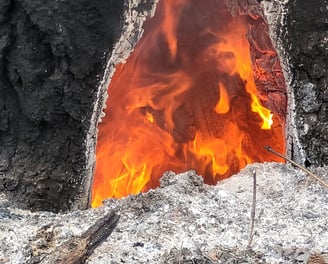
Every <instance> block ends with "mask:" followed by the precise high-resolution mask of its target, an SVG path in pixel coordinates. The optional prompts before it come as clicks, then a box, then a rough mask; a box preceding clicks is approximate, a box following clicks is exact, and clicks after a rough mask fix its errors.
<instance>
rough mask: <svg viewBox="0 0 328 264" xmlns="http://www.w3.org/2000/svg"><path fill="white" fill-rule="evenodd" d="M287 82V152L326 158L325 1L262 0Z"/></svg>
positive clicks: (309, 160) (316, 161)
mask: <svg viewBox="0 0 328 264" xmlns="http://www.w3.org/2000/svg"><path fill="white" fill-rule="evenodd" d="M262 3H263V4H264V6H265V9H266V13H267V16H268V18H269V21H270V20H271V22H273V23H271V33H272V35H273V36H274V39H275V43H276V46H277V48H278V49H279V50H280V57H281V60H282V62H283V64H284V70H285V76H286V79H287V80H288V84H289V94H288V96H289V98H288V101H289V113H288V115H289V116H288V117H287V119H288V121H289V124H288V125H289V128H288V133H287V135H286V138H287V140H288V141H289V144H290V146H289V150H290V153H289V154H290V156H291V157H293V158H294V159H296V160H298V161H299V162H302V163H305V164H306V165H310V164H311V165H315V166H323V165H327V164H328V155H327V153H328V86H327V85H328V70H327V65H328V26H327V17H328V9H327V6H328V1H327V0H318V1H316V2H315V3H313V2H309V1H306V0H295V1H262Z"/></svg>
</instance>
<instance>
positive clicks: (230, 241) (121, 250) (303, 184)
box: [0, 163, 328, 264]
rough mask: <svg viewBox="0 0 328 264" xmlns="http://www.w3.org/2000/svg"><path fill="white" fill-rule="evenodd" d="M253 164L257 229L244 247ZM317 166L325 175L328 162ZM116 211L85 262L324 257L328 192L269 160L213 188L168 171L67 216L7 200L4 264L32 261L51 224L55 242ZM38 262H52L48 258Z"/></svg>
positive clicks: (0, 238) (1, 209) (2, 224)
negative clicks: (152, 184)
mask: <svg viewBox="0 0 328 264" xmlns="http://www.w3.org/2000/svg"><path fill="white" fill-rule="evenodd" d="M254 170H255V171H256V173H257V202H256V216H255V228H254V231H255V235H254V238H253V243H252V247H251V249H248V250H247V243H248V239H249V224H250V214H251V206H252V189H253V180H252V172H253V171H254ZM315 172H316V173H317V174H318V175H320V176H321V177H322V178H323V179H325V180H326V181H327V180H328V170H327V168H320V169H316V170H315ZM112 209H114V210H116V211H117V213H118V214H119V215H120V216H121V218H120V220H119V223H118V225H117V227H116V228H115V229H114V231H113V233H112V234H111V235H110V236H109V237H108V239H107V240H106V241H105V242H104V243H102V244H101V245H100V246H99V247H98V248H96V249H95V251H94V252H93V254H92V255H91V256H90V257H89V258H88V259H87V260H86V262H87V263H89V264H91V263H92V264H93V263H94V264H95V263H97V264H98V263H113V264H114V263H306V262H307V261H308V259H309V258H310V257H313V258H316V259H319V260H320V259H321V260H322V261H324V259H325V258H327V255H326V254H327V253H328V244H327V241H328V190H327V189H326V188H324V187H322V186H321V185H320V184H319V183H316V182H314V181H313V180H312V179H311V178H309V177H308V176H307V175H305V174H304V173H303V172H301V171H299V170H295V169H294V168H291V167H290V166H287V165H284V164H278V163H265V164H253V165H249V166H248V167H246V168H245V169H244V170H242V171H241V172H240V173H239V174H238V175H235V176H233V177H231V178H229V179H227V180H225V181H222V182H220V183H219V184H217V185H216V186H208V185H206V184H204V183H203V180H202V178H201V177H199V176H197V175H196V174H195V172H193V171H189V172H186V173H183V174H179V175H175V174H174V173H167V174H165V175H164V176H163V177H162V179H161V186H160V187H159V188H157V189H155V190H151V191H149V192H147V193H142V194H139V195H136V196H130V197H127V198H125V199H121V200H114V199H111V200H108V201H106V202H105V205H104V206H102V207H100V208H97V209H90V210H86V211H76V212H72V213H68V214H53V213H48V212H41V213H40V212H39V213H31V212H28V211H22V210H18V209H15V208H13V207H11V206H10V204H9V202H6V201H5V199H2V200H1V203H0V220H1V221H0V230H1V231H0V249H1V250H0V263H32V262H31V259H33V258H32V255H33V254H34V255H35V254H36V252H35V247H36V244H37V243H36V241H37V239H36V233H37V232H38V230H40V229H41V228H42V227H44V226H46V225H49V224H52V225H54V226H56V227H55V229H56V232H55V233H56V234H57V238H56V243H55V245H53V246H54V247H56V245H59V244H61V243H62V242H63V241H65V240H67V239H69V238H70V237H72V236H75V237H76V236H79V235H80V234H81V233H82V232H84V231H85V230H86V229H87V228H88V227H89V226H90V225H92V224H93V223H94V222H95V221H96V220H97V219H99V218H100V217H101V216H102V215H104V214H105V213H107V212H109V211H110V210H112ZM49 252H50V251H49ZM50 254H51V252H50ZM41 263H50V262H49V258H48V259H47V260H46V261H42V260H41ZM312 263H317V262H312ZM318 263H325V262H318Z"/></svg>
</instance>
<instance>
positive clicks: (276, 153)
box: [264, 146, 328, 189]
mask: <svg viewBox="0 0 328 264" xmlns="http://www.w3.org/2000/svg"><path fill="white" fill-rule="evenodd" d="M264 148H265V149H266V150H267V151H269V152H271V153H273V154H275V155H277V156H278V157H280V158H283V159H284V160H286V161H288V162H290V163H291V164H293V165H294V166H296V167H298V168H299V169H301V170H302V171H304V172H306V173H307V174H308V175H310V176H311V177H312V178H314V179H316V180H317V181H318V182H320V183H321V184H322V185H323V186H325V187H326V188H327V189H328V183H327V182H325V181H324V180H322V179H321V178H319V177H318V176H317V175H315V174H314V173H313V172H311V171H309V170H308V169H306V168H304V167H303V166H301V165H299V164H298V163H296V162H295V161H293V160H291V159H290V158H287V157H286V156H284V155H282V154H280V153H278V152H276V151H275V150H273V149H272V148H271V147H270V146H265V147H264Z"/></svg>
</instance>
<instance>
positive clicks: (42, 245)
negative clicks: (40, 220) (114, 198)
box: [27, 212, 119, 264]
mask: <svg viewBox="0 0 328 264" xmlns="http://www.w3.org/2000/svg"><path fill="white" fill-rule="evenodd" d="M118 220H119V216H118V215H116V214H115V213H114V212H109V213H108V214H106V215H105V216H103V217H102V218H101V219H99V220H98V221H97V222H96V223H94V224H93V225H92V226H91V227H90V228H89V229H88V230H86V231H85V232H84V233H83V234H82V235H81V236H79V237H69V238H67V239H66V240H64V241H63V238H62V237H61V235H60V233H59V232H58V229H60V226H53V225H47V226H44V227H42V228H41V229H40V230H39V231H38V233H37V235H36V236H35V238H34V240H33V242H32V243H31V249H30V252H31V258H30V259H29V260H28V262H27V263H28V264H33V263H62V264H65V263H84V262H85V260H86V258H87V257H88V256H89V255H91V254H92V252H93V251H94V249H95V248H96V247H98V246H99V245H100V244H101V243H102V242H103V241H104V240H106V238H107V237H108V236H109V235H110V234H111V233H112V231H113V230H114V228H115V227H116V225H117V222H118Z"/></svg>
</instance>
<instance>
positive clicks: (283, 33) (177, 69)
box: [0, 0, 328, 263]
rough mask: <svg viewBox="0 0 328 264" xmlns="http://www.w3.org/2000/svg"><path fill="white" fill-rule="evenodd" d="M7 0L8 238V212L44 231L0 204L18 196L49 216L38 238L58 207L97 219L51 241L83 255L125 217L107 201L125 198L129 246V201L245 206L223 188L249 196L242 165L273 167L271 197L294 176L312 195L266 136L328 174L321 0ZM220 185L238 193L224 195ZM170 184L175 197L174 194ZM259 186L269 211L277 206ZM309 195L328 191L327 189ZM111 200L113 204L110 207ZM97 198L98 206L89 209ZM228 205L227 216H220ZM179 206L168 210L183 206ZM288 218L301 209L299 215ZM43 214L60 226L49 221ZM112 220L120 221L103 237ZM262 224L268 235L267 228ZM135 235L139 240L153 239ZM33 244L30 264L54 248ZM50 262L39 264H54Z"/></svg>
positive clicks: (1, 43)
mask: <svg viewBox="0 0 328 264" xmlns="http://www.w3.org/2000/svg"><path fill="white" fill-rule="evenodd" d="M0 3H1V8H0V33H1V34H0V72H1V74H0V146H1V147H0V180H1V182H0V218H1V219H2V218H3V219H6V221H5V222H4V226H2V227H1V229H6V228H7V227H6V226H5V225H6V224H8V226H9V228H8V233H10V230H11V229H10V226H11V225H14V226H16V229H17V230H21V229H20V226H21V225H20V224H16V222H14V223H12V222H10V221H11V220H10V219H11V218H13V219H15V218H17V219H18V220H20V219H23V220H22V222H24V223H25V224H26V225H27V226H30V227H31V230H34V229H35V228H34V229H33V221H32V223H31V221H30V219H29V213H23V214H22V215H21V216H19V217H18V216H17V215H18V213H16V211H10V210H11V209H7V207H8V205H6V206H7V207H6V206H4V204H8V203H10V204H11V206H13V207H14V208H22V209H26V210H32V211H49V212H45V213H37V214H40V219H39V221H40V222H39V223H43V224H44V226H43V228H41V229H40V230H38V231H36V233H37V234H36V235H35V236H34V237H33V239H32V240H35V241H39V240H42V239H44V238H45V237H49V234H51V238H50V240H51V241H52V240H54V239H55V238H56V237H57V235H58V234H59V233H60V232H62V231H58V230H61V229H63V228H64V227H63V226H62V224H61V223H60V221H61V220H58V218H57V217H59V216H60V215H61V214H58V216H57V214H52V213H50V212H54V213H63V212H66V213H67V212H71V213H68V214H67V215H66V216H65V217H66V218H65V217H64V218H65V219H71V217H72V219H73V218H74V219H75V217H76V216H77V218H80V219H82V218H83V219H92V221H93V223H92V224H90V226H83V228H82V227H81V223H78V224H76V223H75V224H74V223H73V224H72V226H73V225H75V226H78V227H79V228H80V227H81V228H82V229H83V230H82V231H81V230H79V231H76V232H75V231H74V230H73V231H72V232H73V233H74V232H75V233H74V234H75V235H76V236H77V237H78V243H75V242H76V239H73V240H69V241H68V242H67V241H66V242H64V243H62V244H61V243H57V242H58V241H57V242H56V243H57V244H58V245H59V246H58V248H61V247H64V248H71V245H74V247H75V248H76V251H75V253H74V254H73V257H74V261H77V260H78V261H81V259H83V261H84V260H85V257H86V256H85V255H86V254H87V255H88V254H91V252H93V251H94V249H95V248H96V247H97V246H98V245H99V244H100V243H101V242H102V240H104V238H106V237H107V236H108V235H109V234H110V233H111V232H112V231H113V229H114V227H115V226H116V224H117V221H118V217H117V215H116V214H115V213H113V212H112V211H116V210H117V208H120V210H121V213H122V215H123V219H124V221H126V223H129V225H130V226H127V225H124V223H123V224H122V225H121V226H120V228H121V229H120V230H119V232H118V233H116V234H114V236H113V237H114V239H117V241H119V240H120V239H121V238H122V237H124V235H125V234H124V235H122V236H121V235H120V232H121V233H122V232H124V231H122V228H125V229H126V230H129V229H130V228H132V226H133V225H134V224H135V223H136V222H135V223H133V222H130V219H127V218H126V216H124V212H125V213H126V212H127V211H128V210H135V211H133V213H131V215H134V216H135V217H136V218H138V216H139V215H140V214H144V216H145V217H146V216H147V217H152V215H151V214H152V212H153V211H152V210H155V209H153V207H154V208H155V207H156V206H157V207H158V214H159V215H160V214H162V213H163V214H164V213H165V214H167V208H166V207H167V206H168V205H165V201H166V202H167V203H168V204H169V206H171V207H172V206H173V204H174V206H182V207H183V206H184V205H182V202H181V204H180V201H183V200H184V197H183V196H185V197H188V199H186V202H188V201H189V203H190V204H193V200H192V199H193V198H194V197H195V201H196V202H195V203H200V204H204V203H208V204H211V208H215V203H214V202H213V201H212V198H213V197H216V198H213V199H219V200H220V201H224V202H225V203H227V204H230V205H231V206H230V207H231V208H234V205H233V204H239V202H238V200H235V199H236V197H234V196H233V195H232V196H231V195H230V193H229V191H231V190H234V189H233V186H238V188H239V189H238V190H242V191H241V192H240V193H241V194H240V195H241V197H239V198H238V199H241V200H239V201H243V202H242V204H243V203H244V200H243V199H246V198H247V195H248V194H247V193H245V192H244V189H243V188H244V186H246V185H247V184H248V181H249V180H250V179H249V178H247V177H246V178H243V177H241V176H239V177H241V178H243V180H242V179H241V178H240V179H239V178H236V176H233V175H235V174H237V173H239V172H240V171H241V170H242V172H240V174H238V175H244V174H243V173H245V174H247V173H248V172H249V170H250V169H249V168H250V167H248V166H249V164H252V163H255V164H254V165H251V166H254V167H253V168H257V170H259V169H260V170H261V172H263V175H266V176H267V177H270V175H271V174H270V170H274V171H275V173H276V176H277V181H275V179H274V178H268V179H261V180H260V182H261V184H265V185H266V186H267V185H270V180H272V181H274V182H275V184H274V185H273V186H272V188H273V189H272V190H269V194H268V195H271V194H272V197H271V198H272V199H276V198H277V197H280V194H279V193H280V189H279V188H278V187H279V186H284V192H286V193H289V192H290V191H291V189H292V188H293V187H292V186H289V184H295V185H298V187H299V188H301V189H302V188H303V189H302V190H303V191H304V186H303V185H302V184H300V182H302V181H303V180H302V178H300V177H301V176H299V175H298V174H297V172H295V170H294V169H286V171H287V172H286V173H287V174H288V177H289V176H290V174H292V175H296V174H297V177H296V178H295V179H293V178H290V177H289V178H287V180H286V182H287V184H286V185H285V184H284V183H283V181H284V178H283V175H284V173H285V171H284V169H283V168H285V167H284V166H285V165H283V164H278V163H283V162H284V159H282V158H280V157H279V156H277V155H274V154H273V153H272V152H268V151H267V150H266V149H265V148H264V147H265V146H270V147H272V148H273V149H274V150H276V151H277V152H278V153H281V154H285V155H287V156H288V158H290V159H292V160H294V161H296V162H298V163H299V164H300V165H302V166H304V167H308V168H310V169H316V170H317V171H318V172H320V173H321V174H322V175H326V174H325V172H326V171H327V170H326V168H327V167H326V166H328V155H327V153H328V138H327V137H328V88H327V83H328V72H327V65H328V62H327V58H328V54H327V51H328V48H327V47H328V30H327V28H328V27H327V17H328V9H327V6H328V3H327V0H318V1H316V3H315V4H314V3H313V2H310V1H307V0H295V1H288V0H286V1H278V0H274V1H260V0H258V1H257V0H208V1H206V4H204V1H198V0H175V1H173V0H172V1H170V0H124V1H114V0H107V1H101V0H94V1H88V0H75V1H52V0H2V1H0ZM272 162H278V163H272ZM258 163H261V164H258ZM245 167H246V169H244V170H243V168H245ZM189 170H195V171H196V173H197V174H198V175H201V176H202V178H200V177H198V176H197V175H196V173H195V172H186V171H189ZM168 171H174V173H173V172H169V173H168ZM184 172H186V173H184ZM175 173H182V176H179V177H178V176H175ZM163 174H164V177H163V178H162V179H161V177H162V175H163ZM231 176H233V177H232V178H231V179H227V178H229V177H231ZM326 176H327V175H326ZM174 177H177V179H175V178H174ZM271 177H272V175H271ZM201 179H203V181H204V182H205V184H209V185H212V186H207V185H205V184H203V182H202V180H201ZM236 179H237V180H236ZM238 179H239V180H238ZM222 180H223V183H222V184H223V185H222V186H224V187H222V188H221V187H220V184H221V183H220V182H221V181H222ZM229 180H231V184H229ZM232 183H233V184H232ZM216 184H218V185H217V186H215V185H216ZM305 185H306V184H305ZM159 186H160V187H159ZM227 186H228V187H227ZM267 187H268V186H267ZM224 188H228V189H229V188H230V189H229V191H228V192H227V193H228V194H226V193H225V192H226V190H227V189H224ZM263 188H264V187H263ZM264 189H265V188H264ZM313 189H315V188H314V187H313ZM236 190H237V189H236ZM234 191H235V190H234ZM262 191H263V190H262ZM167 192H168V193H167ZM170 192H172V194H174V195H176V196H177V197H179V199H178V198H177V200H176V201H175V200H172V199H171V198H170V196H171V195H170ZM236 192H237V191H236ZM259 192H260V196H261V195H262V196H261V197H262V199H263V201H262V202H259V203H260V204H262V206H265V203H268V202H270V200H266V199H267V197H266V194H265V193H264V194H263V193H261V190H260V191H259ZM202 193H203V194H204V195H203V196H202ZM214 193H216V194H214ZM237 193H238V192H237ZM136 194H139V195H136ZM315 194H320V195H323V196H324V194H323V192H321V190H318V189H315ZM134 195H136V196H134ZM197 195H198V196H199V197H197ZM229 195H230V196H231V197H230V196H229ZM243 195H245V196H243ZM180 196H181V197H180ZM296 196H297V195H296ZM296 196H295V197H296ZM3 197H6V198H5V199H3ZM124 197H127V198H124ZM154 197H157V198H156V199H158V200H156V201H155V200H154V199H155V198H154ZM209 197H212V198H210V199H209ZM218 197H219V198H218ZM226 197H230V198H229V199H230V200H229V199H228V198H226ZM297 197H299V196H297ZM313 197H314V194H311V195H309V201H310V200H311V199H312V200H311V201H313V199H315V198H313ZM109 198H114V199H110V200H109V201H105V200H106V199H109ZM121 198H122V199H121ZM299 198H300V199H301V198H302V196H300V197H299ZM161 199H164V200H163V203H164V204H163V205H162V204H160V203H161V202H158V201H161ZM206 199H207V200H206ZM288 199H292V196H290V197H289V196H288ZM319 200H320V199H319ZM3 201H8V203H7V202H3ZM104 201H105V202H104ZM216 201H217V200H216ZM320 201H321V200H320ZM103 202H104V203H105V204H106V205H105V206H103V207H104V208H102V207H100V208H96V209H90V207H99V206H100V205H102V203H103ZM145 202H146V203H147V204H148V203H149V204H148V205H144V203H145ZM280 202H281V201H280ZM139 203H140V204H141V205H142V206H141V207H142V208H141V209H140V208H139ZM136 204H138V205H136ZM130 205H131V206H130ZM106 206H107V207H106ZM134 206H135V207H136V208H135V207H134ZM174 206H173V207H174ZM219 206H220V211H218V212H217V213H218V214H219V213H220V212H221V211H224V210H223V208H224V206H223V205H222V204H221V203H219ZM222 206H223V207H222ZM2 207H3V208H2ZM157 207H156V208H157ZM182 207H181V208H182ZM230 207H229V208H230ZM324 207H325V204H322V205H321V207H320V206H319V205H318V206H317V207H316V208H317V210H320V208H321V209H322V208H324ZM131 208H132V209H131ZM163 208H164V209H163ZM181 208H180V209H181ZM85 209H89V210H85ZM139 209H140V210H139ZM180 209H178V207H174V208H173V209H170V210H172V212H175V210H176V212H177V214H178V213H179V212H182V211H183V210H184V209H183V210H182V209H181V210H180ZM76 210H85V211H76ZM108 210H110V212H108ZM138 210H139V211H140V212H139V211H138ZM156 210H157V209H156ZM156 210H155V211H156ZM161 210H162V211H161ZM229 210H230V209H229ZM241 210H242V209H241ZM263 210H264V211H265V209H263ZM288 210H293V208H289V209H288ZM11 212H14V213H11ZM94 212H95V213H94ZM129 212H130V211H129ZM291 212H292V213H290V215H293V216H294V217H295V219H297V217H298V216H299V214H301V213H299V212H298V211H295V212H294V211H291ZM231 213H233V212H231ZM240 213H241V212H238V217H240ZM279 213H280V212H275V213H274V214H279ZM70 214H72V215H70ZM206 214H207V215H208V216H209V217H212V216H210V215H211V212H208V211H207V212H206ZM322 214H324V213H323V212H322ZM45 215H46V216H45ZM186 215H188V217H190V218H193V217H196V215H197V214H194V212H192V213H190V212H189V213H188V212H186ZM48 216H49V221H53V222H52V224H51V225H50V226H49V223H46V221H45V220H42V219H45V218H47V217H48ZM166 216H167V215H166ZM312 216H313V215H310V216H308V214H307V215H306V218H307V217H308V218H309V219H312V218H313V217H312ZM124 217H125V218H124ZM168 217H169V216H168ZM213 217H214V216H213ZM215 217H219V218H220V217H221V215H216V216H215ZM284 217H285V215H283V214H282V215H281V218H282V219H283V218H284ZM286 217H287V216H286ZM8 219H9V220H8ZM156 219H157V218H156ZM156 219H155V220H156ZM220 219H221V218H220ZM238 219H239V218H238ZM238 219H237V220H238ZM196 220H197V219H196ZM237 220H236V221H237ZM72 221H73V220H72ZM90 221H91V220H90ZM147 221H148V220H145V219H143V222H141V223H140V225H142V224H143V223H146V224H147V223H148V222H147ZM149 221H150V220H149ZM156 221H157V220H156ZM158 221H159V220H158ZM197 221H198V220H197ZM206 221H207V220H206ZM206 221H205V222H206ZM209 221H210V220H209ZM222 221H223V222H224V223H225V224H227V226H230V225H233V223H230V222H229V221H228V222H227V223H226V222H225V221H226V220H222ZM238 221H239V220H238ZM270 221H271V220H270ZM270 221H269V222H270ZM286 221H287V220H286ZM310 221H311V220H310ZM55 222H56V226H55V227H53V223H55ZM73 222H74V221H73ZM150 222H151V221H150ZM209 223H210V224H211V222H209ZM238 223H239V222H238ZM320 223H321V222H320ZM190 225H191V223H190ZM72 226H71V227H72ZM239 226H241V225H240V224H238V225H236V226H235V229H236V230H237V229H238V228H239ZM304 226H305V224H304ZM320 226H325V223H323V224H322V225H321V224H320ZM320 226H319V227H317V226H316V228H317V229H320V228H321V227H320ZM203 227H204V226H203ZM79 228H76V229H79ZM106 228H107V229H108V230H110V231H108V232H103V229H106ZM188 228H189V227H188ZM206 228H207V227H206ZM261 228H262V229H261V230H262V232H265V231H263V230H266V229H268V227H267V226H266V225H265V224H263V225H262V226H261ZM277 228H281V225H280V224H277ZM307 228H310V227H307ZM73 229H74V228H73ZM146 229H147V228H146ZM164 229H165V228H164ZM54 230H57V231H54ZM188 230H189V229H188ZM320 230H321V229H320ZM23 231H24V230H21V232H23ZM157 231H158V230H157ZM189 231H190V230H189ZM221 231H222V232H223V233H224V230H223V229H222V230H221ZM239 231H240V230H239ZM239 231H238V232H239ZM56 232H57V233H56ZM129 232H130V231H129ZM138 232H139V231H138ZM138 232H137V233H138ZM158 232H160V231H158ZM204 232H205V231H204ZM240 232H241V233H239V234H242V231H240ZM322 232H324V231H322ZM143 233H145V232H144V231H141V233H140V234H139V233H138V234H139V235H140V237H142V234H143ZM177 233H179V232H178V231H177ZM6 234H7V233H6ZM179 234H180V233H179ZM1 235H2V233H1V232H0V236H1ZM130 235H131V234H130ZM326 235H327V232H326V231H325V232H324V233H323V235H322V236H321V237H323V238H326V237H327V236H326ZM181 236H183V234H182V235H181ZM25 238H26V237H25ZM59 238H60V236H59ZM29 239H30V238H29ZM81 239H82V240H81ZM136 239H138V238H136ZM145 239H146V238H145ZM267 239H268V238H267ZM0 240H1V241H2V240H3V239H0ZM42 241H43V240H42ZM51 241H50V242H51ZM81 241H82V242H81ZM236 241H237V242H238V241H239V240H238V239H237V240H236ZM258 241H260V239H259V240H258ZM50 242H49V241H48V240H47V242H45V243H48V244H49V243H50ZM237 242H236V243H237ZM3 243H5V242H3ZM17 243H19V242H17ZM56 243H55V244H56ZM115 243H116V242H115ZM115 243H114V244H115ZM136 243H137V244H136V246H133V247H134V248H136V247H137V248H138V247H143V246H142V243H139V242H136ZM238 243H239V242H238ZM275 243H276V242H275ZM304 243H305V242H304ZM320 243H321V242H318V243H317V244H316V245H319V246H318V248H320V249H321V250H322V248H323V247H324V246H322V245H323V244H322V243H321V244H320ZM50 244H51V243H50ZM89 244H90V245H89ZM5 245H7V244H5ZM33 245H34V244H33ZM33 245H32V246H30V245H29V246H28V248H29V249H28V250H27V249H26V250H27V251H26V252H24V253H22V254H23V255H24V254H25V255H26V256H27V255H28V256H30V260H29V261H30V262H26V263H36V262H38V261H41V259H42V256H47V255H49V254H48V253H49V252H50V251H49V252H48V251H47V250H48V246H47V247H43V248H42V246H41V247H39V246H40V245H39V244H37V243H35V245H36V246H35V247H36V248H34V246H33ZM67 245H68V246H67ZM76 245H77V246H76ZM117 245H120V244H119V243H118V244H117ZM22 247H23V246H22ZM58 248H55V249H54V248H52V250H51V252H55V253H54V254H55V255H56V254H57V255H56V259H57V257H58V261H59V262H60V261H63V259H66V260H69V261H72V262H74V261H73V258H72V254H71V252H67V254H68V255H67V256H64V258H63V256H62V255H61V254H60V253H58V252H61V250H58ZM112 248H114V246H113V245H112ZM10 250H11V249H10ZM10 250H8V252H11V251H10ZM12 250H14V249H12ZM261 250H262V249H261ZM107 251H108V249H104V252H107ZM155 251H156V250H155ZM47 252H48V253H47ZM101 254H102V253H101ZM110 254H113V255H115V254H116V253H115V252H111V253H110ZM145 254H146V253H144V255H145ZM170 254H171V253H170ZM179 254H180V253H179ZM284 254H285V253H284ZM25 255H24V256H25ZM31 256H32V257H31ZM51 256H52V255H51ZM51 256H50V257H46V259H48V260H44V261H45V262H44V263H51V261H52V260H51ZM162 257H163V256H162ZM165 257H169V256H168V255H167V256H165ZM253 257H254V256H253ZM75 258H77V259H75ZM2 260H3V259H2V255H1V252H0V263H2ZM33 261H36V262H33ZM47 261H49V262H47ZM93 261H94V262H92V261H91V262H90V263H99V262H97V260H96V259H94V260H93ZM24 262H25V260H24ZM4 263H5V262H4ZM11 263H16V262H11ZM17 263H21V262H19V261H18V262H17ZM165 263H170V262H169V261H168V260H167V259H166V260H165ZM172 263H174V262H172ZM179 263H180V262H179Z"/></svg>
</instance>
